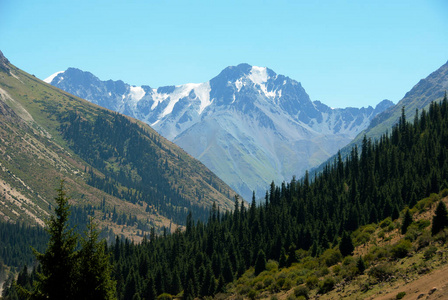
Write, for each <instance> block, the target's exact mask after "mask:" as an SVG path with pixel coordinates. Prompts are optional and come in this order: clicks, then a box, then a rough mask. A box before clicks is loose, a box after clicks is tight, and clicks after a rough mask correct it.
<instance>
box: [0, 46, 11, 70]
mask: <svg viewBox="0 0 448 300" xmlns="http://www.w3.org/2000/svg"><path fill="white" fill-rule="evenodd" d="M0 70H3V71H5V72H6V73H8V74H9V73H10V71H11V69H10V67H9V60H8V59H7V58H6V57H5V56H4V55H3V53H2V51H0Z"/></svg>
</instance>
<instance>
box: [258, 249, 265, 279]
mask: <svg viewBox="0 0 448 300" xmlns="http://www.w3.org/2000/svg"><path fill="white" fill-rule="evenodd" d="M264 270H266V255H265V254H264V251H263V250H260V251H258V255H257V260H256V261H255V275H258V274H260V273H261V272H263V271H264Z"/></svg>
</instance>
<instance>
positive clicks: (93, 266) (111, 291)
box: [77, 220, 116, 300]
mask: <svg viewBox="0 0 448 300" xmlns="http://www.w3.org/2000/svg"><path fill="white" fill-rule="evenodd" d="M98 236H99V232H98V230H97V229H96V224H95V223H94V222H93V220H90V222H89V224H88V228H87V231H86V233H85V237H84V238H83V240H82V242H81V245H82V249H81V251H80V252H79V259H80V268H79V271H80V272H79V275H80V277H79V280H78V287H77V290H78V293H79V297H80V298H79V299H81V298H82V299H86V300H87V299H92V300H94V299H115V298H116V296H115V285H116V283H115V281H113V280H112V278H111V271H112V270H111V266H110V263H109V255H107V254H106V252H105V245H104V243H102V242H100V241H99V238H98Z"/></svg>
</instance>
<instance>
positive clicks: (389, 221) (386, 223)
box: [380, 217, 392, 228]
mask: <svg viewBox="0 0 448 300" xmlns="http://www.w3.org/2000/svg"><path fill="white" fill-rule="evenodd" d="M390 224H392V219H391V218H390V217H387V218H386V219H384V220H383V221H381V223H380V227H381V228H386V227H388V226H389V225H390Z"/></svg>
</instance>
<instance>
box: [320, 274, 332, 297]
mask: <svg viewBox="0 0 448 300" xmlns="http://www.w3.org/2000/svg"><path fill="white" fill-rule="evenodd" d="M334 285H335V280H334V278H333V277H325V279H324V280H323V281H321V282H319V291H318V293H319V294H325V293H328V292H329V291H331V290H332V289H333V288H334Z"/></svg>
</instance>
